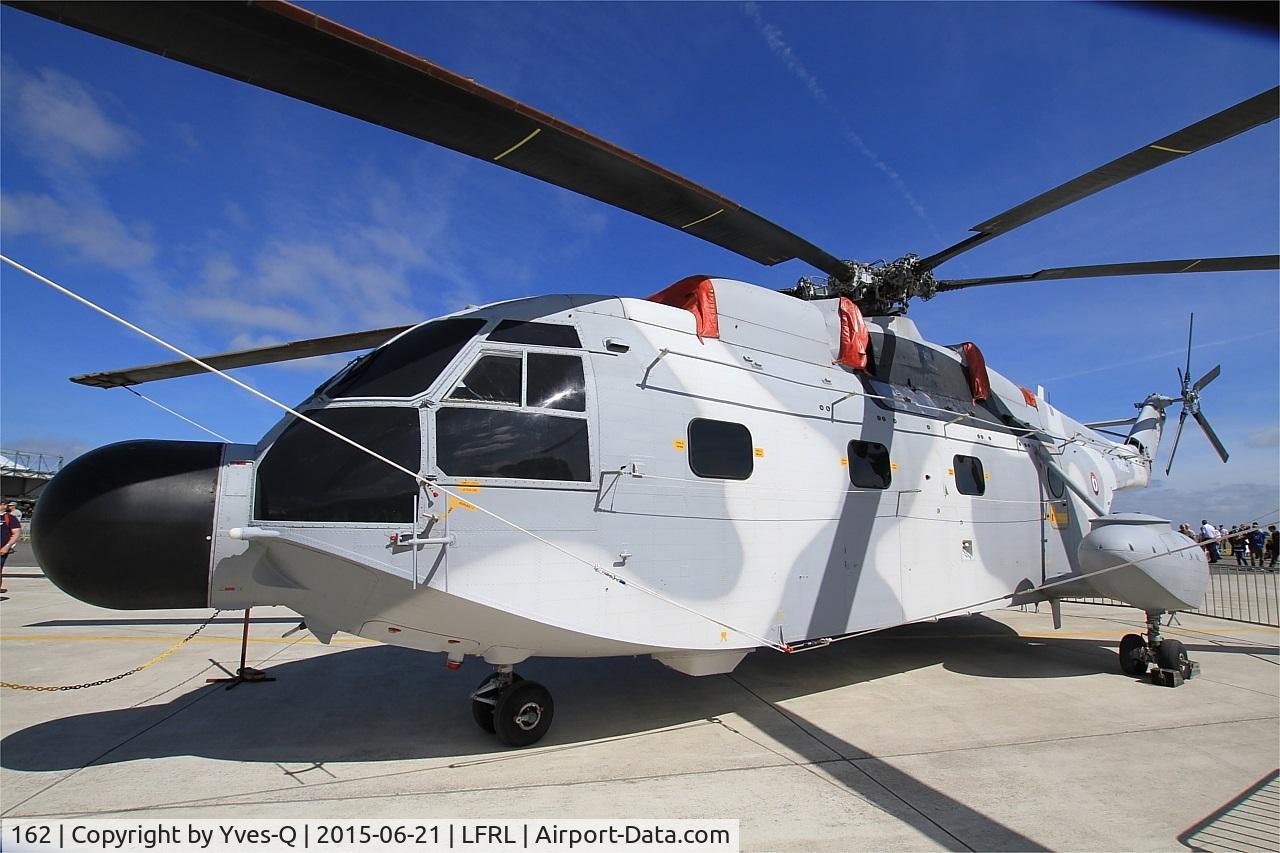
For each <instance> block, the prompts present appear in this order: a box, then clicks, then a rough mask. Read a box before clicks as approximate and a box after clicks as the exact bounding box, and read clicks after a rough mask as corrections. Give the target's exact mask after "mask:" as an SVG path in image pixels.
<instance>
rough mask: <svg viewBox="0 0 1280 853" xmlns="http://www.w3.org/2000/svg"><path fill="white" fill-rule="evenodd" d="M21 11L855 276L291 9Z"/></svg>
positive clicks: (797, 243) (776, 259) (648, 214)
mask: <svg viewBox="0 0 1280 853" xmlns="http://www.w3.org/2000/svg"><path fill="white" fill-rule="evenodd" d="M9 5H12V6H14V7H15V8H18V9H22V10H24V11H27V12H31V13H33V14H36V15H40V16H42V17H45V18H49V19H51V20H54V21H58V22H59V23H63V24H67V25H68V26H72V27H75V28H77V29H81V30H85V31H86V32H90V33H94V34H96V35H100V36H105V37H106V38H109V39H114V40H115V41H119V42H123V43H125V44H129V45H132V46H134V47H138V48H141V49H143V50H147V51H150V52H152V53H157V54H160V55H161V56H164V57H167V58H169V59H176V60H178V61H179V62H184V63H186V64H188V65H194V66H196V67H197V68H203V69H205V70H207V71H212V72H214V73H217V74H221V75H224V76H226V77H230V78H232V79H234V80H240V81H243V82H246V83H251V84H253V85H255V86H260V87H262V88H264V89H270V90H272V91H275V92H279V93H281V94H284V95H289V96H290V97H293V98H297V99H299V100H302V101H307V102H308V103H312V104H315V105H317V106H320V107H324V108H326V109H330V110H334V111H336V112H339V113H344V114H346V115H349V116H354V117H355V118H358V119H361V120H363V121H367V122H371V123H373V124H377V125H382V126H383V127H387V128H390V129H392V130H396V131H399V132H401V133H405V134H408V135H410V136H414V137H417V138H418V139H422V140H425V141H427V142H433V143H435V144H437V145H442V146H444V147H445V148H451V149H453V150H454V151H458V152H461V153H463V154H467V155H469V156H471V157H475V158H477V159H480V160H486V161H489V162H492V163H495V164H497V165H499V166H502V167H503V168H506V169H511V170H513V171H516V172H521V173H523V174H525V175H529V176H530V177H533V178H537V179H538V180H541V181H546V182H547V183H550V184H554V185H556V186H559V187H564V188H565V189H568V190H572V191H573V192H576V193H581V194H582V195H585V196H589V197H590V198H594V199H597V200H599V201H602V202H604V203H606V204H610V205H613V206H614V207H619V208H622V209H623V210H629V211H631V212H632V213H635V214H638V215H640V216H643V217H645V218H647V219H651V220H653V221H655V222H659V223H662V224H663V225H668V226H670V227H672V228H675V229H677V230H679V231H684V232H685V233H688V234H692V235H693V236H695V237H699V238H701V239H703V240H706V241H708V242H710V243H715V244H716V245H718V246H722V247H724V248H726V249H728V250H729V251H731V252H736V253H737V254H739V255H742V256H743V257H746V258H749V259H751V260H753V261H758V262H760V263H762V264H766V265H773V264H777V263H781V262H782V261H788V260H791V259H792V258H799V259H800V260H803V261H806V262H807V263H810V264H812V265H813V266H815V267H817V268H818V269H820V270H822V271H823V272H825V273H827V274H829V275H833V276H836V277H838V278H842V279H843V278H848V277H849V269H848V267H847V266H845V264H843V263H841V262H840V261H839V260H838V259H837V258H835V257H834V256H832V255H830V254H828V253H827V252H824V251H823V250H822V249H819V248H818V247H817V246H814V245H813V244H812V243H809V242H808V241H806V240H803V239H801V238H800V237H798V236H796V235H795V234H792V233H791V232H789V231H787V230H785V229H783V228H782V227H780V226H778V225H775V224H774V223H772V222H769V221H768V220H766V219H764V218H762V217H760V216H758V215H757V214H755V213H752V212H751V211H749V210H747V209H745V208H743V207H740V206H739V205H738V204H736V203H734V202H732V201H730V200H729V199H727V198H725V197H724V196H721V195H718V194H717V193H714V192H712V191H711V190H708V189H706V188H705V187H701V186H698V185H697V184H695V183H693V182H692V181H689V180H687V179H685V178H683V177H681V176H679V175H677V174H675V173H674V172H671V171H668V170H667V169H664V168H662V167H660V166H657V165H655V164H653V163H650V162H649V161H647V160H644V159H642V158H641V157H638V156H637V155H635V154H632V153H631V152H629V151H625V150H623V149H621V148H619V147H617V146H616V145H612V144H610V143H608V142H606V141H604V140H603V139H600V138H598V137H595V136H592V135H591V134H589V133H586V132H585V131H582V130H579V129H578V128H576V127H573V126H571V125H569V124H566V123H565V122H563V121H561V120H559V119H557V118H555V117H553V116H550V115H547V114H546V113H543V112H540V111H539V110H536V109H534V108H532V107H530V106H527V105H525V104H522V103H520V102H519V101H515V100H513V99H511V98H508V97H506V96H505V95H502V94H499V93H498V92H495V91H493V90H492V89H487V88H485V87H483V86H481V85H479V84H478V83H476V82H475V81H474V80H471V79H469V78H466V77H462V76H460V75H458V74H455V73H453V72H452V71H447V70H446V69H444V68H441V67H440V66H438V65H434V64H432V63H430V62H427V61H426V60H424V59H420V58H418V57H416V56H413V55H412V54H409V53H406V52H404V51H402V50H398V49H396V48H394V47H391V46H390V45H388V44H385V43H383V42H380V41H378V40H376V39H374V38H371V37H369V36H367V35H364V34H363V33H360V32H357V31H355V30H352V29H349V28H347V27H344V26H342V25H341V24H338V23H335V22H333V21H330V20H328V19H326V18H322V17H320V16H319V15H316V14H313V13H311V12H308V11H306V10H305V9H302V8H300V7H298V6H294V5H292V4H290V3H285V2H272V0H268V2H258V3H244V2H241V3H190V2H172V3H147V4H137V3H122V2H100V3H97V2H66V3H59V2H12V3H10V4H9ZM421 8H422V9H423V10H424V13H425V10H426V9H427V8H428V7H426V6H423V7H421Z"/></svg>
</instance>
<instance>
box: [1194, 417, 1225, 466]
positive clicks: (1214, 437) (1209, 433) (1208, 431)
mask: <svg viewBox="0 0 1280 853" xmlns="http://www.w3.org/2000/svg"><path fill="white" fill-rule="evenodd" d="M1191 417H1193V418H1195V419H1196V423H1198V424H1200V429H1202V430H1204V435H1205V438H1207V439H1209V443H1210V444H1212V445H1213V449H1214V450H1216V451H1218V457H1219V458H1220V459H1222V461H1223V462H1226V461H1227V449H1226V448H1225V447H1223V446H1222V442H1221V441H1218V434H1217V433H1215V432H1214V431H1213V427H1211V426H1209V421H1208V420H1206V419H1205V416H1204V415H1203V414H1202V413H1201V412H1195V413H1193V414H1192V415H1191Z"/></svg>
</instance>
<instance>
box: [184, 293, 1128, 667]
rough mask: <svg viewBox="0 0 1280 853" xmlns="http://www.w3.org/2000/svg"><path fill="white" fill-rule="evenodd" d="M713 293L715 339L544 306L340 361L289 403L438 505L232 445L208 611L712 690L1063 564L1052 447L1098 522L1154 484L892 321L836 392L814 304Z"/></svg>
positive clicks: (323, 460) (832, 337)
mask: <svg viewBox="0 0 1280 853" xmlns="http://www.w3.org/2000/svg"><path fill="white" fill-rule="evenodd" d="M714 287H715V299H716V305H717V313H718V321H719V322H718V326H719V329H718V334H719V337H718V338H709V337H699V335H698V334H697V332H698V328H697V325H696V321H695V317H694V315H693V314H691V313H690V312H689V311H686V310H683V309H681V308H675V307H671V306H669V305H663V304H658V303H655V302H650V301H646V300H640V299H630V298H616V297H594V296H547V297H537V298H531V299H522V300H515V301H511V302H504V303H499V304H495V305H491V306H485V307H483V308H479V309H474V310H469V311H465V312H460V313H458V314H455V315H451V316H450V317H449V318H444V319H443V320H438V321H433V322H432V323H429V324H424V325H423V326H419V327H417V328H415V329H413V330H410V331H409V332H406V333H404V334H403V335H401V336H400V337H399V338H397V339H395V340H393V341H391V342H389V343H388V344H386V345H385V346H384V347H382V348H380V349H379V350H376V351H375V352H374V353H373V354H371V355H370V356H366V357H365V358H364V359H362V360H360V361H358V362H356V363H354V364H353V365H351V366H350V367H349V368H348V369H347V370H345V371H344V372H343V373H340V374H339V375H338V376H337V377H335V379H334V380H331V381H330V382H329V383H328V384H327V385H326V386H323V387H322V389H321V390H320V391H319V392H318V393H317V395H316V396H315V397H314V398H313V399H311V400H310V401H308V402H307V403H306V404H304V406H303V407H302V409H301V410H302V411H303V412H304V413H305V414H307V415H308V416H310V417H315V418H317V419H318V420H321V422H324V423H326V425H330V426H333V427H334V428H336V429H338V431H340V432H343V433H344V434H347V435H350V436H351V437H352V438H355V439H357V440H358V441H360V443H362V444H365V445H366V446H368V447H369V448H371V449H373V450H375V451H377V452H378V453H380V454H382V455H385V456H387V457H389V458H392V459H394V460H395V461H397V462H398V463H399V464H403V465H405V466H406V467H409V468H411V469H412V470H414V471H421V472H422V473H423V474H424V475H425V477H426V478H428V480H429V481H430V482H429V483H428V484H426V485H423V484H420V483H418V482H415V481H414V480H413V479H412V478H410V477H408V476H407V475H403V474H401V473H397V472H396V471H395V470H394V469H392V468H390V466H385V465H384V464H383V463H380V462H377V461H376V460H373V459H371V458H369V457H367V456H366V455H364V454H363V453H361V451H359V450H356V449H354V448H351V447H347V446H345V445H343V444H341V443H339V442H337V441H336V440H334V439H331V438H329V437H327V436H325V435H323V433H321V432H320V431H318V430H316V429H315V428H314V427H312V426H310V425H309V424H306V423H303V422H300V421H297V420H296V419H293V418H291V417H290V418H287V419H286V420H285V421H283V422H281V423H280V424H279V425H277V427H276V428H275V429H273V430H272V431H271V432H270V433H268V434H267V435H266V436H265V437H264V438H263V440H262V441H261V442H260V443H259V444H258V445H256V446H238V445H231V446H228V447H226V449H225V453H224V459H223V463H224V464H223V467H222V476H221V477H220V478H219V484H218V495H217V502H216V503H217V506H216V521H215V524H214V531H215V532H214V535H213V537H212V539H213V545H212V549H211V550H212V553H211V566H212V571H211V577H210V594H209V603H210V604H212V605H213V606H216V607H224V608H231V607H245V606H249V605H254V604H284V605H288V606H290V607H292V608H294V609H295V610H297V611H298V612H299V613H301V614H303V615H304V616H305V618H306V620H307V624H308V626H309V627H310V628H311V629H312V631H314V632H315V633H316V634H317V635H318V636H320V637H322V638H324V639H327V638H328V636H330V635H331V634H332V633H333V632H334V631H338V630H342V631H347V632H350V633H353V634H357V635H360V636H364V637H369V638H371V639H376V640H380V641H383V642H389V643H393V644H397V645H405V646H409V647H413V648H419V649H426V650H432V651H441V652H446V653H449V654H451V655H453V656H454V657H455V658H456V657H458V656H460V655H467V654H474V655H481V656H484V657H485V658H486V660H489V661H490V662H492V663H515V662H518V661H519V660H522V659H524V658H526V657H529V656H532V655H552V656H595V655H611V654H628V653H631V654H634V653H651V654H654V655H655V656H657V657H658V658H659V659H661V660H663V661H664V662H666V663H668V664H670V665H673V666H675V667H676V668H678V669H682V670H684V671H689V672H695V673H698V672H710V671H722V670H723V669H724V668H726V667H727V668H731V667H732V665H733V664H736V662H737V660H738V659H740V657H741V656H742V655H743V654H745V653H746V651H749V650H750V649H751V648H754V647H757V646H759V645H760V643H759V641H758V639H759V638H762V637H763V638H767V639H768V640H770V641H773V642H778V643H796V642H799V641H804V640H811V639H815V638H824V637H831V636H836V635H840V634H845V633H849V632H854V631H859V630H864V629H870V628H877V627H884V626H888V625H892V624H896V623H899V622H902V621H907V620H913V619H919V618H923V617H928V616H932V615H941V614H944V613H949V612H965V611H979V610H983V609H988V608H991V607H999V606H1004V605H1005V604H1006V603H1007V602H1006V601H1005V600H1002V599H1001V596H1007V595H1008V594H1009V593H1011V592H1013V591H1014V590H1015V589H1017V588H1019V586H1020V585H1021V586H1023V587H1025V586H1026V585H1027V584H1028V583H1030V584H1032V585H1038V584H1039V583H1041V582H1042V581H1043V580H1044V579H1045V578H1046V577H1050V576H1053V575H1057V574H1062V573H1064V572H1067V571H1070V570H1071V569H1072V568H1073V565H1074V560H1075V554H1076V546H1077V544H1078V543H1079V541H1080V539H1081V538H1082V537H1083V536H1084V535H1085V534H1087V533H1088V530H1089V519H1090V518H1092V517H1094V516H1096V515H1097V514H1098V513H1097V512H1096V511H1095V509H1091V508H1090V507H1089V506H1087V505H1086V503H1085V502H1084V501H1082V500H1081V499H1080V498H1079V497H1077V495H1076V494H1075V493H1074V492H1073V491H1072V490H1070V489H1068V488H1066V487H1065V485H1064V484H1063V483H1062V482H1061V478H1060V477H1058V476H1056V475H1055V474H1053V473H1052V472H1048V471H1047V469H1046V468H1045V466H1044V465H1043V464H1041V462H1040V461H1039V459H1040V458H1041V455H1042V454H1043V453H1048V454H1049V455H1050V456H1051V458H1052V459H1054V460H1055V461H1056V464H1057V466H1058V469H1059V470H1060V471H1062V472H1063V473H1065V474H1066V475H1067V476H1068V477H1069V478H1070V479H1072V480H1073V481H1074V482H1075V484H1076V486H1077V490H1079V489H1084V490H1088V492H1087V493H1091V494H1092V495H1093V496H1094V498H1095V503H1096V504H1097V505H1098V506H1101V507H1103V508H1106V507H1109V506H1110V502H1111V497H1112V493H1113V492H1114V490H1115V489H1117V488H1122V487H1125V486H1130V485H1142V484H1145V482H1146V475H1147V473H1148V472H1149V463H1148V462H1147V461H1146V460H1145V459H1144V458H1143V457H1142V456H1141V454H1139V453H1138V452H1136V450H1135V449H1134V448H1131V447H1127V446H1125V445H1121V444H1116V443H1114V442H1111V441H1108V440H1106V439H1104V438H1102V437H1101V436H1099V435H1097V434H1096V433H1094V432H1093V431H1091V430H1089V429H1087V428H1085V427H1083V426H1082V425H1081V424H1079V423H1077V422H1075V421H1073V420H1071V419H1070V418H1068V417H1066V416H1065V415H1063V414H1061V413H1060V412H1058V411H1056V410H1055V409H1054V408H1053V407H1052V406H1050V405H1049V404H1048V403H1047V402H1046V401H1045V400H1043V399H1039V398H1037V397H1036V396H1035V395H1033V394H1031V393H1030V392H1027V391H1025V390H1024V389H1021V388H1019V387H1018V386H1016V385H1014V384H1013V383H1012V382H1009V381H1008V380H1006V379H1004V378H1003V377H1002V376H1000V375H999V374H998V373H996V372H994V371H989V377H990V385H991V398H990V399H989V400H988V401H986V402H982V403H975V401H974V399H973V395H972V393H971V389H970V387H969V384H968V380H967V378H966V373H965V370H964V369H963V367H962V364H961V359H960V356H959V355H958V354H957V353H956V352H955V351H953V350H952V349H950V348H947V347H943V346H939V345H935V344H931V343H928V342H925V341H923V340H922V339H921V338H920V336H919V334H918V333H917V331H916V329H915V326H914V324H913V323H911V321H909V320H907V319H905V318H869V327H870V330H871V333H872V334H871V351H872V356H873V359H872V365H871V368H870V369H869V370H868V371H863V372H859V371H852V370H849V369H847V368H845V367H843V366H841V365H840V364H838V363H836V362H835V359H834V352H835V347H836V346H838V343H839V338H838V334H839V327H838V321H834V320H833V317H834V305H833V303H829V302H828V303H823V302H804V301H801V300H797V299H793V298H791V297H788V296H784V295H780V294H777V293H773V292H770V291H767V290H763V289H761V288H758V287H755V286H753V285H747V284H742V283H739V282H733V281H727V280H720V279H717V280H714ZM1011 423H1012V424H1024V425H1031V426H1033V427H1035V428H1036V429H1038V430H1041V431H1042V432H1041V433H1040V434H1039V435H1038V436H1028V435H1027V434H1026V430H1025V429H1017V428H1011V426H1010V424H1011ZM1046 436H1052V437H1054V440H1053V441H1046ZM1037 443H1038V444H1039V451H1037V449H1036V448H1035V447H1033V445H1034V444H1037ZM432 484H434V485H432ZM246 529H248V530H249V531H250V533H249V534H247V535H246V534H243V531H244V530H246ZM232 530H236V531H237V532H238V534H239V535H241V536H242V538H239V539H236V538H232V537H231V536H229V535H228V532H229V531H232ZM255 531H256V532H258V533H259V534H260V535H257V538H254V537H255ZM544 540H545V541H544ZM593 566H598V567H601V568H604V569H606V570H607V571H608V572H609V573H612V574H613V575H616V576H617V577H619V578H622V579H627V580H630V581H631V583H632V588H629V587H628V586H627V585H626V584H620V583H618V582H616V581H615V579H613V578H611V577H610V576H609V575H606V574H602V573H600V572H597V571H595V570H594V568H593ZM635 584H640V585H643V586H644V587H645V588H647V589H648V590H651V591H653V592H655V593H657V594H656V595H651V594H647V593H645V592H641V591H639V590H637V589H635V588H634V585H635Z"/></svg>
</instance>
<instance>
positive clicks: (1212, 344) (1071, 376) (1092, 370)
mask: <svg viewBox="0 0 1280 853" xmlns="http://www.w3.org/2000/svg"><path fill="white" fill-rule="evenodd" d="M1277 332H1280V329H1271V330H1269V331H1266V332H1255V333H1254V334H1252V335H1241V336H1240V337H1238V338H1223V339H1222V340H1220V341H1209V342H1207V343H1203V344H1196V345H1195V346H1193V347H1191V348H1192V349H1193V350H1197V349H1209V348H1211V347H1220V346H1222V345H1224V344H1234V343H1239V342H1240V341H1251V340H1253V339H1254V338H1274V337H1275V336H1276V333H1277ZM1185 352H1186V350H1184V349H1175V350H1169V351H1168V352H1158V353H1155V354H1154V355H1145V356H1143V357H1142V358H1134V359H1130V360H1128V361H1113V362H1112V363H1110V364H1108V365H1107V366H1106V367H1091V368H1089V369H1088V370H1077V371H1076V372H1075V373H1064V374H1062V375H1061V376H1050V377H1049V378H1048V379H1041V380H1040V384H1041V385H1047V384H1048V383H1050V382H1060V381H1062V380H1063V379H1075V378H1076V377H1078V376H1092V375H1093V374H1095V373H1103V372H1105V371H1108V370H1115V369H1116V368H1117V367H1129V366H1130V365H1134V364H1145V363H1147V362H1148V361H1159V360H1160V359H1162V358H1169V357H1170V356H1175V355H1178V356H1180V355H1182V354H1183V353H1185Z"/></svg>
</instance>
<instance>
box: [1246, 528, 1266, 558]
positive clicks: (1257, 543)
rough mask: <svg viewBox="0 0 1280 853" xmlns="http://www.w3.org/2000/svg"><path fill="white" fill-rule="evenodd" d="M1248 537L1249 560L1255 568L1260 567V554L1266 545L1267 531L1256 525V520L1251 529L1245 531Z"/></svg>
mask: <svg viewBox="0 0 1280 853" xmlns="http://www.w3.org/2000/svg"><path fill="white" fill-rule="evenodd" d="M1247 535H1248V537H1249V562H1250V563H1252V564H1253V565H1254V566H1256V567H1257V568H1259V569H1261V568H1262V555H1263V553H1264V552H1265V551H1266V547H1267V531H1265V530H1263V529H1262V528H1261V527H1259V526H1258V522H1256V521H1255V522H1254V523H1253V529H1252V530H1249V531H1248V533H1247Z"/></svg>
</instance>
